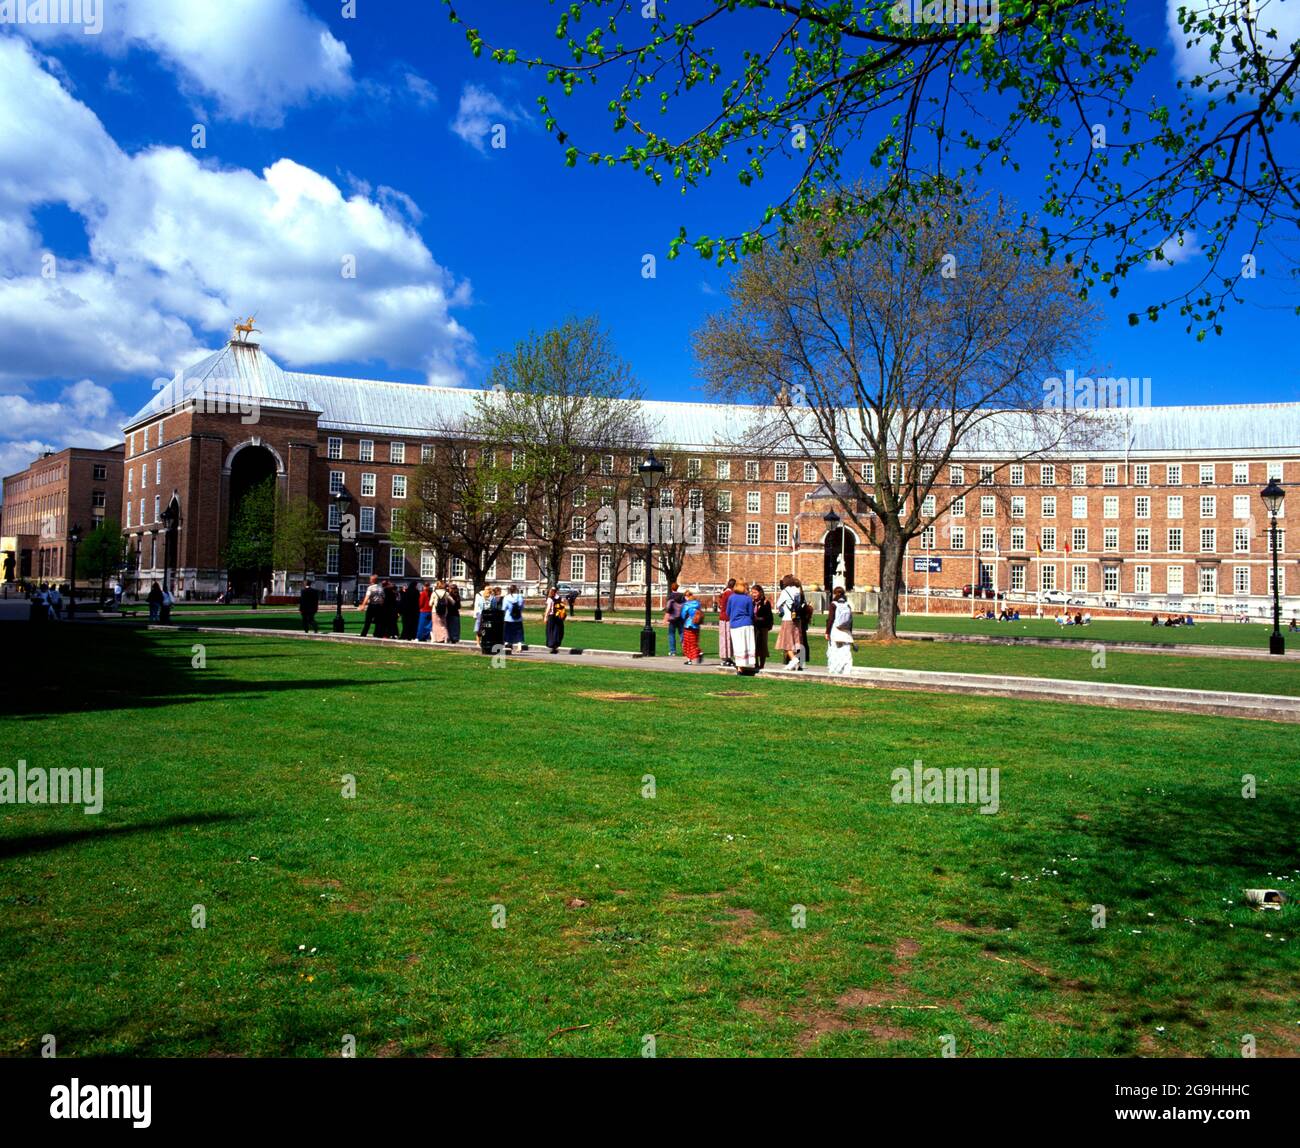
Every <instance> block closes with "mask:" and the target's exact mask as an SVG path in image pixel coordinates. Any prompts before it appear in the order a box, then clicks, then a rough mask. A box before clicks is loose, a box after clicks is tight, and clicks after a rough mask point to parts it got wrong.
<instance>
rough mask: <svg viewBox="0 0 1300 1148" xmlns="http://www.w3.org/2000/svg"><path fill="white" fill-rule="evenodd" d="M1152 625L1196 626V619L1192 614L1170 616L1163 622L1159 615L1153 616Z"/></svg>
mask: <svg viewBox="0 0 1300 1148" xmlns="http://www.w3.org/2000/svg"><path fill="white" fill-rule="evenodd" d="M1151 624H1152V625H1153V626H1195V625H1196V619H1195V618H1193V617H1192V616H1191V614H1170V615H1169V617H1167V618H1166V619H1165V620H1164V621H1163V622H1162V621H1161V620H1160V615H1159V614H1152V615H1151Z"/></svg>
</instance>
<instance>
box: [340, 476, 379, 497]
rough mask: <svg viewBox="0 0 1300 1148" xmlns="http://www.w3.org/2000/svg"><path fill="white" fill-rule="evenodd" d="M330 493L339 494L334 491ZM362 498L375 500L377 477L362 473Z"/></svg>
mask: <svg viewBox="0 0 1300 1148" xmlns="http://www.w3.org/2000/svg"><path fill="white" fill-rule="evenodd" d="M330 493H332V494H337V493H338V492H337V491H333V490H331V492H330ZM361 497H362V498H374V497H375V476H374V475H373V474H365V473H362V475H361Z"/></svg>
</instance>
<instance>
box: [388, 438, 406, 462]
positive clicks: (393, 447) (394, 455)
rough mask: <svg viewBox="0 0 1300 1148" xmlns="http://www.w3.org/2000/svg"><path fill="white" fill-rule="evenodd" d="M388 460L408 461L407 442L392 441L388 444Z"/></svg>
mask: <svg viewBox="0 0 1300 1148" xmlns="http://www.w3.org/2000/svg"><path fill="white" fill-rule="evenodd" d="M388 461H389V462H405V461H406V443H404V442H390V443H389V444H388Z"/></svg>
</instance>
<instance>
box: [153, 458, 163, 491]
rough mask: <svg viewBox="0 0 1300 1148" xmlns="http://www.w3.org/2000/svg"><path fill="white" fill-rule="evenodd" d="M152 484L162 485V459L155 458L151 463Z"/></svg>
mask: <svg viewBox="0 0 1300 1148" xmlns="http://www.w3.org/2000/svg"><path fill="white" fill-rule="evenodd" d="M153 484H154V486H162V459H160V458H159V459H155V460H154V464H153Z"/></svg>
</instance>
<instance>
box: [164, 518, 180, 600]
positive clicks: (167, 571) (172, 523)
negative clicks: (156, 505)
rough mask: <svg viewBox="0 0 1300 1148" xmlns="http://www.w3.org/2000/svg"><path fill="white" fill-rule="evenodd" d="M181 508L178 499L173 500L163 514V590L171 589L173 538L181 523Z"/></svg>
mask: <svg viewBox="0 0 1300 1148" xmlns="http://www.w3.org/2000/svg"><path fill="white" fill-rule="evenodd" d="M180 517H181V511H180V507H179V506H177V505H176V499H175V498H173V499H172V500H171V502H169V503H168V504H167V509H166V510H164V511H163V513H162V520H163V589H164V590H170V589H171V560H172V553H171V552H172V537H173V535H174V533H175V530H176V524H177V522H179V521H180Z"/></svg>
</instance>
